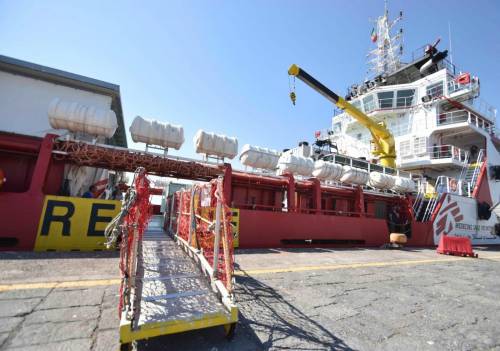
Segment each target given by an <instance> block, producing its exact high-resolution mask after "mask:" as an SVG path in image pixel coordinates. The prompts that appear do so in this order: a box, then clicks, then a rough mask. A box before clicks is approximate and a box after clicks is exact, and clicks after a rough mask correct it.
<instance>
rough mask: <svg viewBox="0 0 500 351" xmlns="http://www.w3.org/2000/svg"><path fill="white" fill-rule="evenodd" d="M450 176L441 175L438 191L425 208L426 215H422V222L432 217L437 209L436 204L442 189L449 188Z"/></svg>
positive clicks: (437, 184) (437, 185)
mask: <svg viewBox="0 0 500 351" xmlns="http://www.w3.org/2000/svg"><path fill="white" fill-rule="evenodd" d="M448 181H449V179H448V177H446V176H439V177H438V178H437V180H436V186H435V189H436V193H434V194H433V195H432V197H431V198H430V200H429V202H428V203H427V207H426V208H425V212H424V216H423V217H422V222H427V221H428V220H430V219H431V217H432V214H433V213H434V210H435V209H436V206H437V204H438V202H439V198H440V197H441V196H440V195H441V191H442V189H445V188H447V186H448Z"/></svg>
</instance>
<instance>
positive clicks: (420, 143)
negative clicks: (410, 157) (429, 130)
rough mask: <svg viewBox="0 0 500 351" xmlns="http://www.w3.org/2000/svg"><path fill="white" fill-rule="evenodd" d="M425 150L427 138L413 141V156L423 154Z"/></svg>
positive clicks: (417, 138)
mask: <svg viewBox="0 0 500 351" xmlns="http://www.w3.org/2000/svg"><path fill="white" fill-rule="evenodd" d="M426 148H427V138H426V137H416V138H415V139H414V140H413V153H414V154H415V155H422V154H425V151H426Z"/></svg>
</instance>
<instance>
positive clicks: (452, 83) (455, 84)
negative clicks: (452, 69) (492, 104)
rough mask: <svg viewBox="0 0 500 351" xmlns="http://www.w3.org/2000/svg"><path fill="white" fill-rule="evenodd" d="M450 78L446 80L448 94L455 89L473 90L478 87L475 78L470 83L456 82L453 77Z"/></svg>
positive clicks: (455, 90)
mask: <svg viewBox="0 0 500 351" xmlns="http://www.w3.org/2000/svg"><path fill="white" fill-rule="evenodd" d="M451 78H452V79H451V80H449V81H448V95H450V94H453V93H455V92H457V91H462V90H463V91H467V90H469V91H474V90H476V89H477V88H478V87H479V84H478V82H477V81H476V80H474V81H472V80H471V82H470V83H466V84H460V83H458V82H457V81H456V80H455V79H454V78H453V77H451Z"/></svg>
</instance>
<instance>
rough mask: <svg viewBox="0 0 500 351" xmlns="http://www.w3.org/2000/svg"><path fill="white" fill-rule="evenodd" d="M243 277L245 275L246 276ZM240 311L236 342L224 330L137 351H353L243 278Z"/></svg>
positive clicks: (163, 340) (157, 341)
mask: <svg viewBox="0 0 500 351" xmlns="http://www.w3.org/2000/svg"><path fill="white" fill-rule="evenodd" d="M243 273H244V272H243ZM235 295H236V299H237V304H238V307H239V309H240V315H239V323H238V326H237V329H236V332H235V336H234V339H233V340H232V341H227V340H226V339H225V337H224V332H223V328H222V327H216V328H209V329H205V330H200V331H193V332H187V333H182V334H178V335H171V336H164V337H158V338H154V339H150V340H147V341H143V342H140V343H139V345H138V350H160V349H164V348H166V347H167V346H168V349H169V350H183V351H188V350H210V351H220V350H238V351H240V350H242V351H243V350H352V349H351V348H350V347H348V346H347V345H346V344H345V343H344V342H343V341H342V340H341V339H339V338H337V337H336V336H335V335H333V334H332V333H331V332H330V331H328V330H327V329H326V328H324V327H323V326H322V325H321V324H320V323H318V322H316V321H314V320H313V319H311V318H310V317H308V316H307V315H306V314H304V313H303V312H301V310H300V309H299V308H297V307H296V306H294V305H293V304H292V303H291V302H290V301H287V300H286V299H285V298H284V297H283V296H282V295H281V294H279V293H278V292H277V291H276V290H275V289H274V288H272V287H271V286H269V285H267V284H265V283H264V282H262V281H260V280H258V279H255V278H253V277H251V276H249V275H246V274H244V275H243V276H238V277H237V278H236V288H235Z"/></svg>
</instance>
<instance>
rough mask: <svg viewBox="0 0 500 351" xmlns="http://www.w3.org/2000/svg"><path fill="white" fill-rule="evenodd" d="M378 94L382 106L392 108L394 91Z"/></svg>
mask: <svg viewBox="0 0 500 351" xmlns="http://www.w3.org/2000/svg"><path fill="white" fill-rule="evenodd" d="M377 95H378V104H379V106H380V108H392V106H393V101H394V92H393V91H384V92H382V93H378V94H377Z"/></svg>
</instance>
